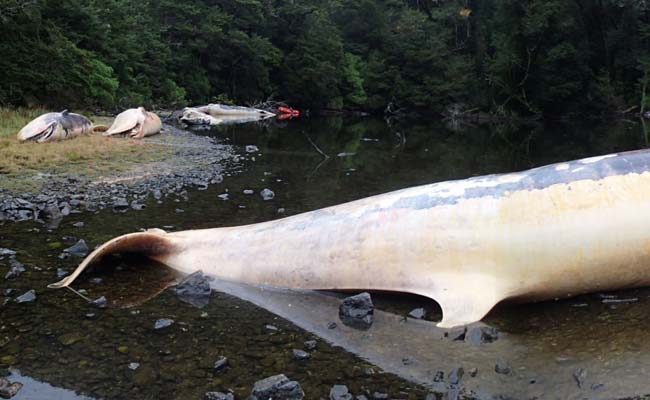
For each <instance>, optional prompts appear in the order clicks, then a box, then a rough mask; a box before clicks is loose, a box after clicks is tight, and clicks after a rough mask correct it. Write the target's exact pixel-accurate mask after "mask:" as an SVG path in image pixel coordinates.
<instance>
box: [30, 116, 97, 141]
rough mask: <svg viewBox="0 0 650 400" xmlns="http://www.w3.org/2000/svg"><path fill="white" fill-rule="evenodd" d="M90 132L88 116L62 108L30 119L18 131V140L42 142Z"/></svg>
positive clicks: (90, 123) (91, 126) (90, 124)
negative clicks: (59, 110) (62, 109)
mask: <svg viewBox="0 0 650 400" xmlns="http://www.w3.org/2000/svg"><path fill="white" fill-rule="evenodd" d="M92 132H93V123H92V122H91V121H90V120H89V119H88V118H86V117H84V116H83V115H80V114H75V113H71V112H68V110H64V111H62V112H51V113H47V114H43V115H41V116H39V117H38V118H36V119H34V120H32V121H31V122H30V123H29V124H27V125H25V127H23V128H22V129H21V130H20V132H18V140H20V141H21V142H25V141H35V142H38V143H43V142H51V141H55V140H64V139H71V138H73V137H76V136H80V135H85V134H90V133H92Z"/></svg>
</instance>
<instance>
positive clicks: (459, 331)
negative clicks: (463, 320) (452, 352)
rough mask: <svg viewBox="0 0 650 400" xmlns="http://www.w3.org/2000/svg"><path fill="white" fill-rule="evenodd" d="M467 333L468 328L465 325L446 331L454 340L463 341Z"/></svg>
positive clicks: (446, 334) (447, 335)
mask: <svg viewBox="0 0 650 400" xmlns="http://www.w3.org/2000/svg"><path fill="white" fill-rule="evenodd" d="M466 334H467V328H465V327H464V326H461V327H458V328H453V329H451V330H449V331H448V332H445V336H446V337H448V338H449V339H451V340H453V341H463V340H465V335H466Z"/></svg>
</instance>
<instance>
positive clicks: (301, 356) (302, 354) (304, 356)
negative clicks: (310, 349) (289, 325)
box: [291, 349, 311, 361]
mask: <svg viewBox="0 0 650 400" xmlns="http://www.w3.org/2000/svg"><path fill="white" fill-rule="evenodd" d="M291 352H292V354H293V359H294V360H298V361H304V360H308V359H309V358H311V355H310V354H309V353H307V352H306V351H304V350H299V349H293V350H292V351H291Z"/></svg>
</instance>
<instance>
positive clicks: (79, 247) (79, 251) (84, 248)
mask: <svg viewBox="0 0 650 400" xmlns="http://www.w3.org/2000/svg"><path fill="white" fill-rule="evenodd" d="M88 250H89V249H88V245H87V244H86V241H85V240H83V239H79V241H78V242H77V243H75V244H73V245H72V246H70V247H68V248H67V249H64V250H63V252H64V253H66V254H71V255H73V256H77V257H83V256H85V255H86V254H88Z"/></svg>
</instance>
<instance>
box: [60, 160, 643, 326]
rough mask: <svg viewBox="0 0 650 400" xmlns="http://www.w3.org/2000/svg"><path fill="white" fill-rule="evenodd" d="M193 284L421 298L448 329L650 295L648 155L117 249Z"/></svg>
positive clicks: (142, 238) (419, 191)
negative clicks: (524, 309) (532, 306)
mask: <svg viewBox="0 0 650 400" xmlns="http://www.w3.org/2000/svg"><path fill="white" fill-rule="evenodd" d="M129 252H134V253H142V254H145V255H147V256H148V257H150V258H152V259H154V260H156V261H159V262H161V263H163V264H165V265H167V266H169V267H171V268H173V269H175V270H177V271H179V272H181V273H187V274H189V273H192V272H195V271H197V270H202V271H203V272H204V273H205V274H208V275H211V276H214V277H217V278H220V279H223V280H226V281H233V282H241V283H246V284H253V285H265V286H273V287H283V288H294V289H324V290H381V291H397V292H407V293H414V294H418V295H422V296H426V297H429V298H431V299H433V300H435V301H436V302H438V304H439V305H440V307H441V309H442V312H443V318H442V321H440V322H439V323H438V326H439V327H443V328H451V327H454V326H458V325H466V324H469V323H472V322H476V321H478V320H480V319H482V318H483V317H484V316H485V315H486V314H487V313H488V312H489V311H490V310H491V309H492V308H493V307H494V306H495V305H496V304H498V303H499V302H501V301H504V300H512V301H536V300H544V299H553V298H563V297H568V296H574V295H578V294H582V293H587V292H593V291H603V290H615V289H620V288H627V287H638V286H650V151H647V150H644V151H636V152H627V153H619V154H610V155H605V156H599V157H592V158H586V159H582V160H577V161H572V162H565V163H558V164H553V165H548V166H544V167H540V168H535V169H531V170H528V171H523V172H516V173H508V174H499V175H488V176H483V177H476V178H470V179H465V180H456V181H447V182H440V183H434V184H429V185H423V186H417V187H412V188H407V189H403V190H398V191H394V192H390V193H386V194H381V195H377V196H372V197H368V198H364V199H361V200H356V201H353V202H350V203H345V204H341V205H337V206H333V207H328V208H324V209H320V210H315V211H311V212H307V213H303V214H299V215H294V216H291V217H287V218H283V219H279V220H274V221H269V222H263V223H257V224H252V225H245V226H235V227H224V228H214V229H202V230H188V231H181V232H173V233H166V232H164V231H162V230H157V229H156V230H150V231H147V232H138V233H131V234H127V235H123V236H120V237H117V238H115V239H112V240H110V241H108V242H107V243H105V244H104V245H102V246H100V247H99V248H97V249H96V250H95V251H94V252H92V253H91V254H90V255H89V256H88V257H87V258H86V259H85V260H84V261H83V262H82V263H81V264H80V266H79V267H78V268H77V269H76V270H75V271H74V273H73V274H71V275H69V276H68V277H66V278H64V279H63V280H62V281H60V282H58V283H55V284H52V285H50V287H54V288H60V287H65V286H68V285H70V284H71V283H72V282H73V281H74V280H75V279H76V278H77V277H78V276H79V274H81V272H82V271H83V270H84V269H85V268H86V267H87V266H88V265H90V264H91V263H92V262H94V261H95V260H97V259H98V258H101V257H102V256H104V255H107V254H111V253H129Z"/></svg>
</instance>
